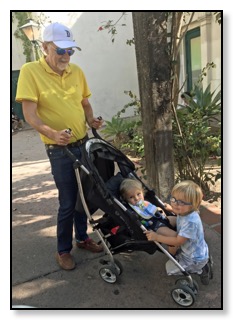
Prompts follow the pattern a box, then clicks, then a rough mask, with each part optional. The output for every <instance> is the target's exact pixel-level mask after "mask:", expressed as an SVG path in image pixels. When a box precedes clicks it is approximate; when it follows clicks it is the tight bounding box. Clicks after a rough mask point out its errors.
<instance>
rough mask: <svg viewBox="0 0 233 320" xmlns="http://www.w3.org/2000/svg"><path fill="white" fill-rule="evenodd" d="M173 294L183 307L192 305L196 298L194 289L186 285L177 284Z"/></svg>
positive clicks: (174, 298)
mask: <svg viewBox="0 0 233 320" xmlns="http://www.w3.org/2000/svg"><path fill="white" fill-rule="evenodd" d="M171 296H172V298H173V300H174V301H175V302H176V303H177V304H179V305H180V306H182V307H190V306H191V305H193V303H194V302H195V300H196V296H195V294H194V292H193V290H192V289H191V288H190V287H189V286H186V285H176V286H175V287H174V288H173V289H172V291H171Z"/></svg>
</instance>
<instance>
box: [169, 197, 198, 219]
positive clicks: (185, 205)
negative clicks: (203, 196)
mask: <svg viewBox="0 0 233 320" xmlns="http://www.w3.org/2000/svg"><path fill="white" fill-rule="evenodd" d="M170 204H171V206H172V211H173V212H174V213H175V214H177V215H180V216H185V215H186V214H187V213H190V211H191V210H192V206H193V205H192V203H190V202H187V201H186V200H185V199H184V195H183V194H181V193H178V194H177V193H174V194H172V196H171V198H170Z"/></svg>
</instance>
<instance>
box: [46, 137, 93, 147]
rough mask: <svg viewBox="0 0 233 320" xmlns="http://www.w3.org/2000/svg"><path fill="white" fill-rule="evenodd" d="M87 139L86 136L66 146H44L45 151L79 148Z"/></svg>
mask: <svg viewBox="0 0 233 320" xmlns="http://www.w3.org/2000/svg"><path fill="white" fill-rule="evenodd" d="M88 139H89V137H88V135H86V136H85V137H84V138H82V139H80V140H77V141H75V142H71V143H69V144H67V145H66V146H60V145H59V144H45V149H46V150H48V149H57V148H64V147H68V148H75V147H79V146H81V145H82V144H83V143H84V142H86V141H87V140H88Z"/></svg>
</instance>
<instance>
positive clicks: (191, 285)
mask: <svg viewBox="0 0 233 320" xmlns="http://www.w3.org/2000/svg"><path fill="white" fill-rule="evenodd" d="M92 133H93V136H94V137H92V138H90V139H89V140H88V141H87V142H86V143H85V145H86V144H92V143H96V142H97V143H104V144H106V145H107V146H110V147H111V148H113V149H115V150H117V149H116V148H115V147H114V146H112V145H111V144H110V143H109V142H107V141H105V140H104V139H102V138H101V137H100V135H99V134H98V133H97V132H96V130H95V129H92ZM64 150H65V152H66V154H67V155H68V156H69V157H70V158H71V159H72V160H73V162H74V164H73V167H74V170H75V175H76V179H77V185H78V190H79V196H80V200H81V203H82V206H83V209H84V211H85V214H86V215H87V218H88V221H89V223H90V225H91V226H92V230H93V231H94V232H95V233H96V234H97V236H98V238H99V239H100V242H101V244H102V246H103V248H104V252H105V255H106V258H105V259H100V260H99V262H100V263H101V265H102V267H101V268H100V269H99V275H100V277H101V278H102V280H104V281H105V282H107V283H115V282H116V281H117V280H118V279H119V276H120V275H121V273H122V272H123V266H122V265H121V263H120V261H118V260H117V259H116V258H114V257H113V255H114V254H116V253H119V252H122V251H121V250H122V249H123V251H128V252H130V251H133V250H132V242H131V241H126V242H125V243H123V244H120V245H117V246H115V247H113V248H111V246H110V248H109V245H108V236H109V235H105V234H104V233H103V232H102V230H101V229H100V227H99V225H100V220H101V219H97V220H95V219H94V218H93V217H92V214H91V212H90V210H89V208H88V205H87V202H86V199H85V195H84V191H83V186H82V181H81V176H80V173H81V172H82V171H83V172H84V173H85V174H86V175H87V176H88V177H89V178H90V179H93V173H92V172H91V171H90V170H89V169H88V168H87V166H85V165H84V164H83V163H82V162H81V161H80V160H79V159H77V158H76V156H74V154H73V153H72V152H71V151H70V150H69V149H68V148H67V147H64ZM118 152H120V151H119V150H118ZM120 153H121V152H120ZM122 155H123V154H122ZM125 157H126V156H125ZM129 161H130V160H129ZM133 166H134V165H133ZM129 177H130V178H135V179H138V180H140V179H139V178H138V177H137V175H136V174H135V173H134V172H130V174H129ZM140 182H141V183H142V184H143V187H144V188H146V190H148V191H149V192H152V193H153V191H152V190H150V189H148V187H147V186H146V185H145V184H144V183H143V182H142V181H141V180H140ZM97 188H98V191H99V192H100V193H102V194H103V193H104V192H103V190H102V189H101V188H100V187H99V186H97ZM153 196H154V197H155V198H156V202H157V205H159V206H160V207H161V208H162V209H163V210H164V211H165V212H166V209H165V207H164V203H163V202H162V201H161V200H160V199H159V198H158V197H157V196H156V195H155V194H154V193H153ZM104 197H105V198H106V194H104ZM107 201H108V204H109V205H110V206H113V207H114V208H117V207H120V208H121V209H122V210H123V211H124V213H126V214H131V212H129V209H128V208H127V207H126V206H124V205H123V204H122V203H121V202H120V201H119V200H118V199H117V198H116V197H115V196H112V195H111V196H110V197H107ZM166 213H168V212H166ZM134 221H135V222H136V224H137V226H138V227H139V228H140V229H141V230H142V233H143V232H144V231H145V230H147V229H146V228H145V227H144V226H143V225H142V224H141V222H140V221H139V219H136V218H135V216H134ZM148 243H150V244H155V245H156V248H158V249H159V250H160V251H162V252H163V253H164V254H165V255H166V256H167V257H168V258H169V259H170V260H171V261H172V262H173V263H174V264H175V265H176V266H177V267H178V268H179V269H180V271H181V272H182V274H183V275H184V277H182V278H179V279H177V281H176V283H175V287H174V288H173V289H172V290H171V296H172V298H173V300H174V301H175V302H176V303H177V304H178V305H180V306H182V307H190V306H191V305H193V303H194V302H195V300H196V295H197V293H198V290H199V287H198V284H197V282H196V281H195V280H194V279H193V278H192V276H191V275H190V273H189V272H187V271H186V270H185V269H184V268H183V267H182V266H181V265H180V264H179V263H178V261H177V260H176V259H174V257H173V256H172V255H171V254H170V253H169V252H168V251H167V250H166V249H165V248H164V247H163V246H162V245H161V244H160V243H159V242H157V241H148V240H146V241H145V240H139V241H134V242H133V244H134V245H135V244H136V245H138V246H139V249H138V250H143V248H144V247H145V248H146V250H145V251H147V246H148ZM147 252H148V253H151V252H150V250H149V251H147ZM153 253H154V252H153Z"/></svg>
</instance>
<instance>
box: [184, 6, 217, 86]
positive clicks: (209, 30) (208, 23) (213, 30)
mask: <svg viewBox="0 0 233 320" xmlns="http://www.w3.org/2000/svg"><path fill="white" fill-rule="evenodd" d="M188 20H189V17H188V15H186V22H188ZM185 26H186V24H185V23H184V26H183V28H182V30H184V29H185ZM197 27H200V37H201V59H202V61H201V64H202V69H203V68H204V67H205V66H206V64H207V63H211V62H214V63H215V64H216V68H211V69H210V70H209V71H208V73H207V76H206V77H204V80H203V86H204V87H206V86H207V85H208V84H209V83H211V89H212V90H215V89H216V88H218V89H220V85H221V26H219V24H218V23H217V22H216V21H215V16H214V14H213V12H197V13H196V14H195V15H194V19H193V21H192V23H191V24H190V25H189V27H188V30H191V29H194V28H197ZM180 57H181V77H180V85H182V84H183V83H184V80H185V74H186V70H185V52H184V42H183V44H182V47H181V56H180ZM183 91H185V90H183Z"/></svg>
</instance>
